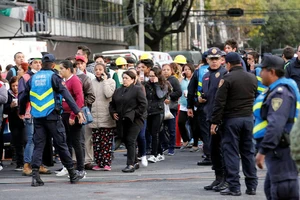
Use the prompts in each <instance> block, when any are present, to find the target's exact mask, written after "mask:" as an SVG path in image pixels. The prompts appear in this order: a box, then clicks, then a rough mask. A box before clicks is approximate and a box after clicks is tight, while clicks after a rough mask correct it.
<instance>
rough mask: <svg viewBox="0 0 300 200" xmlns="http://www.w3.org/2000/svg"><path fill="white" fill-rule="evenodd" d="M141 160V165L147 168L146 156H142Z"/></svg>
mask: <svg viewBox="0 0 300 200" xmlns="http://www.w3.org/2000/svg"><path fill="white" fill-rule="evenodd" d="M141 160H142V165H143V166H144V167H147V166H148V161H147V157H146V156H142V158H141Z"/></svg>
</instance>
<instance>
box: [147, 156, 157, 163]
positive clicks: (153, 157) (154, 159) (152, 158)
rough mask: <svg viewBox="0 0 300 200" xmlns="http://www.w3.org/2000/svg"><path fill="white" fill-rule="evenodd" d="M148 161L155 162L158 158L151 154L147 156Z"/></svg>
mask: <svg viewBox="0 0 300 200" xmlns="http://www.w3.org/2000/svg"><path fill="white" fill-rule="evenodd" d="M148 161H149V162H151V163H156V162H157V161H158V160H157V158H156V157H155V156H153V155H151V156H150V157H149V158H148Z"/></svg>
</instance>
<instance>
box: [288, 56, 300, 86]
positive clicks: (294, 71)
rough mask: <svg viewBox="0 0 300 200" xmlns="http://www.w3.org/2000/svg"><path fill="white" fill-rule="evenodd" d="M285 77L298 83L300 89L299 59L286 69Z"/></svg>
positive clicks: (291, 62)
mask: <svg viewBox="0 0 300 200" xmlns="http://www.w3.org/2000/svg"><path fill="white" fill-rule="evenodd" d="M285 77H287V78H291V79H293V80H294V81H296V83H297V85H298V88H300V60H299V59H298V58H296V59H295V60H291V61H290V64H289V65H288V66H287V67H286V68H285Z"/></svg>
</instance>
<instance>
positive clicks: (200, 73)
mask: <svg viewBox="0 0 300 200" xmlns="http://www.w3.org/2000/svg"><path fill="white" fill-rule="evenodd" d="M208 67H209V65H203V66H201V67H200V68H199V71H198V89H197V97H201V92H202V78H203V76H204V74H206V73H207V72H208ZM197 101H198V100H197Z"/></svg>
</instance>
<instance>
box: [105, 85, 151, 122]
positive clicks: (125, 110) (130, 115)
mask: <svg viewBox="0 0 300 200" xmlns="http://www.w3.org/2000/svg"><path fill="white" fill-rule="evenodd" d="M146 109H147V99H146V96H145V94H144V92H143V90H142V88H141V86H137V85H134V84H132V85H130V86H129V87H124V86H122V87H120V88H118V89H117V90H116V91H115V93H114V94H113V96H112V101H111V102H110V104H109V112H110V114H111V116H113V114H114V113H118V115H119V121H120V120H126V119H128V120H130V121H131V122H135V123H137V124H138V125H141V126H142V125H143V123H144V120H145V119H144V117H143V116H144V113H145V111H146Z"/></svg>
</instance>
